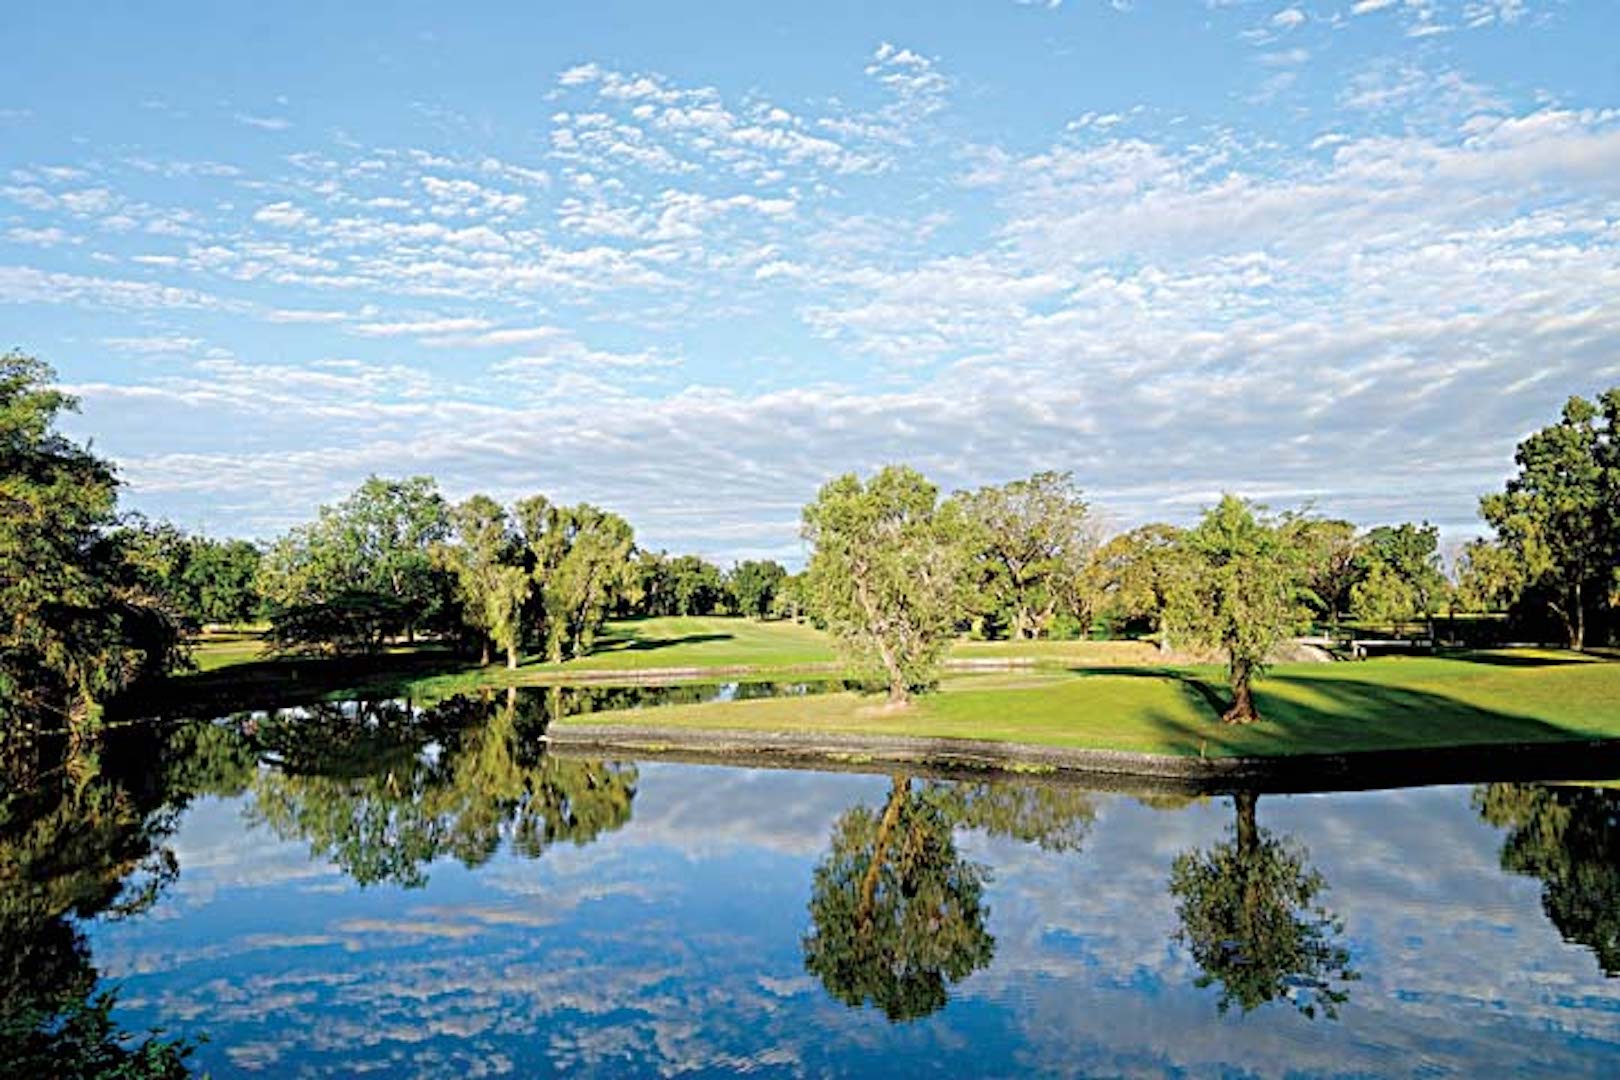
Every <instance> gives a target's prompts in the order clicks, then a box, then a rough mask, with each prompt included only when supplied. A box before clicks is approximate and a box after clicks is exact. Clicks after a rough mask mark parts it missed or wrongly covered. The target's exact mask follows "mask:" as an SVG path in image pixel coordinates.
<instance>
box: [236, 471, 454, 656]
mask: <svg viewBox="0 0 1620 1080" xmlns="http://www.w3.org/2000/svg"><path fill="white" fill-rule="evenodd" d="M449 528H450V522H449V512H448V508H447V506H446V504H445V501H444V499H443V498H442V497H441V496H440V495H439V492H438V487H437V485H436V484H435V483H434V481H433V480H432V478H431V477H426V476H415V477H411V478H409V479H406V480H390V479H385V478H383V477H378V476H372V477H369V478H367V480H366V481H365V482H364V483H362V484H361V485H360V487H359V488H358V489H356V490H355V492H354V493H353V494H352V495H350V496H349V497H348V498H346V499H344V500H343V501H342V502H340V503H338V504H336V505H335V506H323V507H321V508H320V511H319V513H318V514H317V516H316V518H315V520H314V521H312V522H309V523H307V524H305V525H301V526H299V527H297V528H295V529H293V530H292V531H291V532H290V533H288V534H287V535H286V536H285V537H283V538H282V539H280V540H279V541H277V542H276V543H275V544H273V545H272V546H271V547H270V550H269V551H268V552H266V553H265V556H264V559H263V561H262V563H261V566H260V571H259V582H258V583H259V589H260V591H261V592H262V593H263V595H264V596H265V598H266V599H267V600H268V601H269V602H270V604H271V606H272V609H273V610H272V624H274V625H275V626H276V636H277V637H278V638H279V639H281V640H282V642H283V643H284V644H286V645H290V646H301V645H335V646H338V647H359V648H365V649H375V648H378V647H380V646H381V645H382V643H383V641H384V640H385V639H386V638H388V637H390V636H393V635H394V634H398V633H403V634H405V635H406V636H407V637H414V635H415V633H416V631H417V630H418V629H419V628H421V627H422V626H424V625H426V624H429V623H432V622H434V621H436V620H437V618H438V617H439V616H440V614H441V612H440V608H441V606H442V604H443V602H444V598H445V594H446V588H445V581H444V579H443V577H442V576H441V574H440V572H439V569H438V567H437V566H436V564H435V562H434V558H433V550H434V547H435V545H437V544H439V543H441V542H442V541H443V540H444V539H445V537H446V536H447V535H448V534H449ZM323 634H335V635H353V637H352V638H351V637H348V636H343V637H339V638H337V639H335V640H322V639H321V637H320V636H319V635H323Z"/></svg>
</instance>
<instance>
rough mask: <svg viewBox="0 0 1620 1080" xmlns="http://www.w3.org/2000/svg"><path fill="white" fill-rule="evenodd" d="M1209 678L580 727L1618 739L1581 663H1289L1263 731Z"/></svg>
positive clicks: (1173, 740)
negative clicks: (1238, 723) (1231, 711)
mask: <svg viewBox="0 0 1620 1080" xmlns="http://www.w3.org/2000/svg"><path fill="white" fill-rule="evenodd" d="M1223 693H1224V690H1223V689H1222V688H1221V687H1220V685H1219V672H1218V671H1217V670H1216V669H1211V668H1187V669H1169V668H1151V667H1139V668H1134V669H1132V668H1119V667H1110V668H1101V669H1091V670H1077V671H1074V672H1071V673H1068V674H1056V673H1050V672H1032V673H1029V674H1027V675H1025V676H1024V677H1023V678H1021V679H1014V678H1009V677H1007V676H960V677H957V678H953V679H949V680H947V681H946V683H945V684H944V686H943V687H942V689H941V691H940V692H939V693H937V694H933V695H928V696H925V697H922V698H920V699H918V701H917V702H916V703H915V704H914V705H913V706H912V707H911V708H909V709H907V710H904V711H900V712H889V711H886V710H884V709H882V708H881V707H880V705H879V703H878V701H877V699H874V698H866V697H862V696H859V695H856V694H832V695H826V696H820V697H812V698H804V699H775V700H766V701H748V702H726V703H718V704H707V705H677V706H668V707H660V708H657V709H655V710H639V711H629V712H623V713H597V714H593V715H592V716H590V717H589V718H587V719H583V720H581V721H578V722H588V723H593V724H601V723H615V722H622V723H628V724H638V725H656V726H659V727H675V728H715V729H731V730H744V731H773V732H835V733H840V734H863V733H871V734H883V735H911V736H922V737H944V738H975V739H986V740H992V741H1002V742H1022V743H1036V744H1042V745H1049V746H1064V747H1077V748H1096V749H1111V750H1128V751H1136V752H1140V753H1151V754H1182V755H1188V754H1191V755H1198V754H1202V755H1205V756H1208V757H1222V756H1233V755H1242V756H1247V755H1286V754H1305V753H1348V752H1354V751H1361V750H1390V749H1417V748H1425V747H1443V746H1461V745H1477V744H1490V743H1519V742H1550V741H1559V740H1572V739H1591V738H1620V664H1616V663H1612V662H1604V661H1599V660H1592V659H1589V658H1585V657H1581V656H1578V655H1576V654H1568V653H1555V652H1535V653H1476V654H1469V655H1467V656H1465V657H1457V658H1400V657H1392V658H1386V659H1378V660H1370V661H1366V662H1364V663H1356V664H1291V665H1283V666H1280V667H1278V668H1277V669H1276V670H1275V671H1274V672H1273V673H1272V675H1271V676H1270V677H1269V678H1267V679H1265V680H1264V681H1263V682H1262V683H1260V685H1259V703H1260V708H1261V711H1262V713H1263V714H1265V716H1266V720H1265V721H1264V722H1262V723H1259V724H1253V725H1247V726H1242V727H1234V726H1229V725H1225V724H1222V723H1220V722H1219V719H1218V717H1219V709H1220V705H1221V695H1222V694H1223Z"/></svg>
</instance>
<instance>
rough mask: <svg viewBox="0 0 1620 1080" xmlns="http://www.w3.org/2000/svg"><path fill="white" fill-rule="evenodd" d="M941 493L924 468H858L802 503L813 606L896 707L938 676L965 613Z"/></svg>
mask: <svg viewBox="0 0 1620 1080" xmlns="http://www.w3.org/2000/svg"><path fill="white" fill-rule="evenodd" d="M938 498H939V492H938V489H937V488H935V487H934V485H933V484H930V483H929V482H928V481H927V480H925V479H923V477H922V475H921V474H920V473H917V472H916V471H914V470H912V469H908V468H905V467H903V466H894V465H891V466H888V467H887V468H885V469H883V470H882V471H881V472H879V473H878V474H877V475H876V476H874V477H872V479H871V480H870V481H868V482H866V483H864V484H863V483H862V482H861V481H860V479H859V478H857V477H856V476H855V475H854V474H853V473H850V474H847V475H844V476H841V477H839V478H838V479H836V480H833V481H830V482H829V483H828V484H826V485H825V486H824V487H823V488H822V489H821V492H820V493H819V494H818V495H817V497H816V501H815V502H813V503H811V504H810V505H809V506H806V507H805V508H804V530H803V531H804V537H805V539H806V540H808V541H810V543H812V544H813V545H814V547H815V550H814V553H813V554H812V555H811V557H810V565H809V567H808V568H807V570H806V589H807V593H808V595H809V598H810V605H811V608H812V610H813V611H814V612H815V614H816V615H817V616H818V617H820V618H821V619H823V620H824V621H825V622H826V624H827V627H828V629H829V630H831V632H832V634H833V636H834V638H835V639H836V640H837V641H838V643H839V645H840V647H841V648H842V650H843V651H844V654H845V656H846V658H847V659H848V660H849V663H850V665H851V666H852V667H853V668H854V669H855V670H856V672H857V673H858V674H859V675H861V676H866V675H868V674H870V675H875V676H877V677H879V678H882V679H883V680H884V682H885V683H886V684H887V686H888V690H889V702H890V703H891V704H893V705H904V704H905V703H906V702H907V701H908V700H909V698H910V694H911V693H912V692H913V691H915V690H918V689H920V688H922V687H924V686H926V685H928V684H930V683H931V682H932V681H933V680H934V678H935V677H936V675H937V673H938V669H939V665H940V662H941V661H942V660H943V659H944V656H945V651H946V649H947V648H949V646H950V641H951V635H952V632H953V630H954V627H955V624H956V618H957V614H958V611H959V609H960V605H959V602H958V597H959V590H960V584H959V582H960V579H961V576H962V567H963V558H962V555H961V549H960V547H959V545H958V544H957V543H956V537H955V535H954V533H953V530H952V523H951V521H950V520H949V516H948V515H947V514H943V513H941V511H940V509H939V506H938Z"/></svg>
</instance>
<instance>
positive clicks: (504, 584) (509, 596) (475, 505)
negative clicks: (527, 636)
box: [437, 495, 533, 668]
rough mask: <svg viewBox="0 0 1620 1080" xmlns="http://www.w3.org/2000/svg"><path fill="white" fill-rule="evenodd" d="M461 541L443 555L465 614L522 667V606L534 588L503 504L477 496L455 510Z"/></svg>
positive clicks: (486, 658) (447, 547) (512, 664)
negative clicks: (519, 651) (502, 506)
mask: <svg viewBox="0 0 1620 1080" xmlns="http://www.w3.org/2000/svg"><path fill="white" fill-rule="evenodd" d="M450 520H451V523H452V525H453V527H454V529H455V538H456V542H455V543H453V544H442V545H440V546H439V548H438V549H437V550H438V552H439V558H440V560H441V561H442V562H443V564H444V565H445V566H446V567H448V568H449V570H450V572H451V573H452V574H453V575H454V576H455V583H456V591H457V594H458V595H459V597H460V599H461V603H462V610H463V617H464V618H465V619H466V620H467V622H468V623H469V624H470V625H471V626H473V627H474V628H475V629H476V630H477V631H478V632H479V633H480V634H481V635H482V636H483V639H484V641H485V642H486V644H485V646H484V657H483V662H484V663H486V664H487V663H489V644H493V645H494V646H495V647H496V648H497V649H500V650H501V651H503V652H505V653H506V666H507V667H508V668H516V667H517V666H518V649H519V648H520V647H521V645H522V644H523V607H524V604H526V603H527V602H528V599H529V593H530V591H531V590H532V588H533V579H532V577H531V576H530V571H529V568H528V567H527V566H525V565H524V563H523V550H522V546H521V543H520V541H519V538H518V536H517V534H516V532H515V531H514V530H513V528H512V524H511V520H510V519H509V518H508V517H507V515H506V511H505V510H504V509H502V508H501V505H500V503H498V502H496V501H495V500H494V499H491V498H490V497H489V496H488V495H474V496H473V497H472V498H470V499H468V500H467V501H466V502H463V503H461V504H460V505H459V506H457V507H456V508H455V509H454V510H452V511H451V513H450Z"/></svg>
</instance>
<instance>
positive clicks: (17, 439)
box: [0, 353, 181, 763]
mask: <svg viewBox="0 0 1620 1080" xmlns="http://www.w3.org/2000/svg"><path fill="white" fill-rule="evenodd" d="M51 379H52V372H51V369H50V368H49V367H47V366H46V365H45V364H42V363H40V362H39V361H38V360H35V359H32V358H30V357H27V356H23V355H21V354H20V353H7V354H5V355H3V356H0V759H9V758H10V757H11V756H12V755H13V754H14V753H21V752H25V750H26V744H27V743H28V742H29V740H31V739H32V738H33V737H34V735H35V733H37V732H38V731H40V730H41V729H59V728H62V727H64V726H66V727H70V728H73V729H74V730H75V731H78V732H80V733H84V732H86V731H88V730H89V729H92V728H93V727H94V726H95V725H96V723H97V722H98V717H99V715H100V710H101V706H102V704H103V703H104V702H105V701H106V700H107V699H109V698H110V697H112V696H113V695H115V694H117V693H118V692H120V691H122V690H124V689H125V688H127V687H128V686H130V685H131V684H133V683H135V682H136V681H138V680H139V679H141V678H143V677H145V676H148V675H155V674H162V673H163V672H165V671H167V670H168V669H169V668H170V667H172V666H175V665H176V664H177V663H178V662H179V661H180V660H181V654H180V651H179V627H178V625H177V624H176V623H175V621H174V620H173V619H172V618H171V617H170V616H169V614H168V613H167V612H166V611H165V610H164V609H163V608H162V607H161V605H160V604H159V603H158V602H157V600H156V598H154V597H152V596H151V595H149V594H148V593H147V592H146V591H144V590H143V589H142V588H141V586H140V581H139V579H138V575H137V574H136V573H135V572H134V568H133V567H132V565H131V563H130V562H129V561H128V559H127V558H126V553H125V549H124V547H123V546H122V545H121V544H120V543H119V542H118V541H117V540H116V539H115V538H114V537H113V536H111V535H110V530H111V528H112V526H113V525H114V523H115V517H114V515H115V510H116V500H117V492H118V484H117V479H116V477H115V476H114V474H113V470H112V467H111V466H110V465H108V464H107V463H106V462H105V461H102V460H101V459H100V458H98V457H96V456H95V455H93V454H91V453H90V452H89V451H88V450H87V449H85V448H83V447H81V446H79V445H77V444H76V443H74V442H72V441H71V440H69V439H67V438H65V437H64V436H62V435H61V434H59V433H58V432H57V431H56V422H57V419H58V417H59V416H60V415H61V413H62V412H64V411H66V410H69V409H72V408H74V406H75V403H74V401H73V399H71V398H70V397H68V396H67V395H65V394H63V393H61V392H60V391H58V390H55V389H53V388H51V386H50V382H51ZM0 763H3V762H0Z"/></svg>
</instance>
